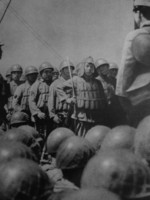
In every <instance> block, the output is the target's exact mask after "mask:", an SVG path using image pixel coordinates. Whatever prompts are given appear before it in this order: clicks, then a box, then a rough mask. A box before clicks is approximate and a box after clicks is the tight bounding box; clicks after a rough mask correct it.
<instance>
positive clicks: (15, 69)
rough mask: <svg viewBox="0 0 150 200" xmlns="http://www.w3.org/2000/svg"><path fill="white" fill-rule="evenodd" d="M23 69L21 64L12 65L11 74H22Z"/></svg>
mask: <svg viewBox="0 0 150 200" xmlns="http://www.w3.org/2000/svg"><path fill="white" fill-rule="evenodd" d="M22 71H23V70H22V67H21V65H19V64H16V65H12V66H11V73H12V72H21V73H22Z"/></svg>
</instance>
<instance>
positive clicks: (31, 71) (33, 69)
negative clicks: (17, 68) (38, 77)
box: [25, 66, 38, 76]
mask: <svg viewBox="0 0 150 200" xmlns="http://www.w3.org/2000/svg"><path fill="white" fill-rule="evenodd" d="M29 74H38V70H37V68H36V67H35V66H28V67H26V69H25V75H26V76H27V75H29Z"/></svg>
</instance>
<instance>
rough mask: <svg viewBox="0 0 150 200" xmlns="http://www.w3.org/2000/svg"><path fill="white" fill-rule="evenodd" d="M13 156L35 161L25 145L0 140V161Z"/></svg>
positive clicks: (2, 161) (7, 159)
mask: <svg viewBox="0 0 150 200" xmlns="http://www.w3.org/2000/svg"><path fill="white" fill-rule="evenodd" d="M14 158H27V159H30V160H33V161H36V162H37V159H36V157H35V155H34V154H33V152H32V151H31V150H30V148H28V147H27V146H26V145H24V144H22V143H21V142H16V141H13V142H11V141H3V140H1V141H0V163H4V162H6V161H9V160H11V159H14Z"/></svg>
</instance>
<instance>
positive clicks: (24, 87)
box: [13, 81, 31, 113]
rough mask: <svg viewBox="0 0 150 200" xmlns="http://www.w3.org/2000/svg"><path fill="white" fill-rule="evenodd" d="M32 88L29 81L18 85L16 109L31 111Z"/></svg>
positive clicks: (15, 94)
mask: <svg viewBox="0 0 150 200" xmlns="http://www.w3.org/2000/svg"><path fill="white" fill-rule="evenodd" d="M30 88H31V85H30V84H29V82H28V81H26V82H25V83H23V84H21V85H20V86H18V87H17V89H16V91H15V93H14V98H13V107H14V111H25V112H27V113H30V111H29V95H30Z"/></svg>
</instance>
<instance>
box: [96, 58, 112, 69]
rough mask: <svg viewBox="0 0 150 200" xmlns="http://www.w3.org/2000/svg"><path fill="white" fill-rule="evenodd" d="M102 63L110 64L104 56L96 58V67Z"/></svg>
mask: <svg viewBox="0 0 150 200" xmlns="http://www.w3.org/2000/svg"><path fill="white" fill-rule="evenodd" d="M102 65H108V66H109V63H108V61H107V60H105V59H104V58H99V59H98V60H96V62H95V67H96V69H97V68H98V67H100V66H102Z"/></svg>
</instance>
